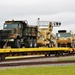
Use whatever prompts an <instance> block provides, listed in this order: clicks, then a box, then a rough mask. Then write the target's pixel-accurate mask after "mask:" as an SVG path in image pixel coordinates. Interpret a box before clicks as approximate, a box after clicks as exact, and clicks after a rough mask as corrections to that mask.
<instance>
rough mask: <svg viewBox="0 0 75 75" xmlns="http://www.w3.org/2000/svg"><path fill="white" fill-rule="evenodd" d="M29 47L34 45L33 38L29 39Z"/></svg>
mask: <svg viewBox="0 0 75 75" xmlns="http://www.w3.org/2000/svg"><path fill="white" fill-rule="evenodd" d="M29 47H30V48H32V47H33V39H31V40H30V41H29Z"/></svg>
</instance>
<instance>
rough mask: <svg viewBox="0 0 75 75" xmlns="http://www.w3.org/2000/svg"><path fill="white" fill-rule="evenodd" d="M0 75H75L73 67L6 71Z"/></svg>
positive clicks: (45, 67) (74, 67) (46, 67)
mask: <svg viewBox="0 0 75 75" xmlns="http://www.w3.org/2000/svg"><path fill="white" fill-rule="evenodd" d="M0 75H75V65H71V66H44V67H25V68H15V69H6V70H0Z"/></svg>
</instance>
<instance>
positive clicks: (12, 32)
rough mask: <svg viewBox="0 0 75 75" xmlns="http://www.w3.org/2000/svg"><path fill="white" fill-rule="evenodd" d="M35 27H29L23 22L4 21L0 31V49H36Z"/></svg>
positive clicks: (36, 30)
mask: <svg viewBox="0 0 75 75" xmlns="http://www.w3.org/2000/svg"><path fill="white" fill-rule="evenodd" d="M37 32H38V29H37V26H29V25H28V22H27V21H26V20H25V21H14V20H12V21H5V23H4V26H3V29H2V30H0V48H6V47H12V48H20V47H23V46H24V47H36V46H37V41H36V40H37Z"/></svg>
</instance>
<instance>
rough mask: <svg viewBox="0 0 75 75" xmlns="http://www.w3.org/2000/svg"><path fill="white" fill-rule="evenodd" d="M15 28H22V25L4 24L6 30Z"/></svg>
mask: <svg viewBox="0 0 75 75" xmlns="http://www.w3.org/2000/svg"><path fill="white" fill-rule="evenodd" d="M14 28H21V24H18V23H12V24H4V29H14Z"/></svg>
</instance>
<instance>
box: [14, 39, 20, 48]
mask: <svg viewBox="0 0 75 75" xmlns="http://www.w3.org/2000/svg"><path fill="white" fill-rule="evenodd" d="M14 43H15V48H21V41H20V40H19V39H15V41H14Z"/></svg>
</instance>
